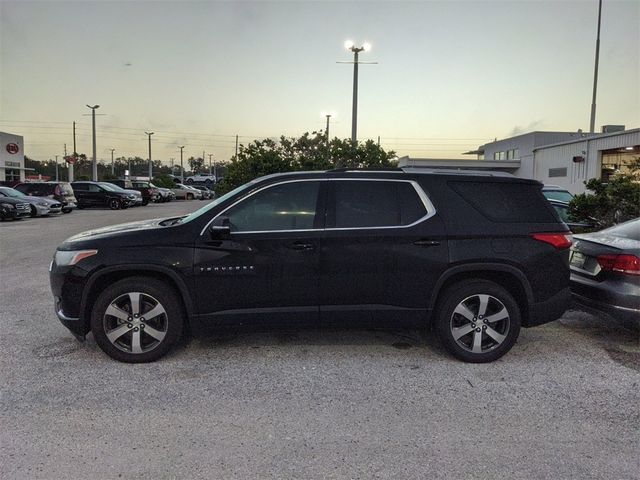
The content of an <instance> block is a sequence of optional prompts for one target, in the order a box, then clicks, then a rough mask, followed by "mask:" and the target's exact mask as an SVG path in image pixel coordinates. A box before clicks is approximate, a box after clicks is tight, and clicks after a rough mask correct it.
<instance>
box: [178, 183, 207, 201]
mask: <svg viewBox="0 0 640 480" xmlns="http://www.w3.org/2000/svg"><path fill="white" fill-rule="evenodd" d="M171 191H172V192H173V193H174V194H175V196H176V198H177V199H182V200H194V199H200V198H202V193H201V192H200V190H196V189H194V188H191V187H189V186H187V185H183V184H181V183H176V186H175V187H174V188H172V189H171Z"/></svg>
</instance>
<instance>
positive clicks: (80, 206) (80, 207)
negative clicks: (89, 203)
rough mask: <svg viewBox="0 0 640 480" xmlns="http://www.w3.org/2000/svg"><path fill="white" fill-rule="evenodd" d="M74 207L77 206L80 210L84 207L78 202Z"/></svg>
mask: <svg viewBox="0 0 640 480" xmlns="http://www.w3.org/2000/svg"><path fill="white" fill-rule="evenodd" d="M76 208H77V209H78V210H82V209H84V205H80V204H78V205H76Z"/></svg>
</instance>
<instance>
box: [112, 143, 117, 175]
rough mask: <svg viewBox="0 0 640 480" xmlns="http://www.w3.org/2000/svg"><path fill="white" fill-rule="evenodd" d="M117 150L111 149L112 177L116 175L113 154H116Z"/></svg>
mask: <svg viewBox="0 0 640 480" xmlns="http://www.w3.org/2000/svg"><path fill="white" fill-rule="evenodd" d="M115 151H116V149H115V148H112V149H111V175H115V173H114V172H115V169H114V165H113V152H115Z"/></svg>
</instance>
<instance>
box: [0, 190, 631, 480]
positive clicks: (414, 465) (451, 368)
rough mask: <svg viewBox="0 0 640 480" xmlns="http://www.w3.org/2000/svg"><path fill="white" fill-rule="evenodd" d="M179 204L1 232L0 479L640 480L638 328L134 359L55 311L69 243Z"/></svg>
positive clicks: (238, 338) (242, 345)
mask: <svg viewBox="0 0 640 480" xmlns="http://www.w3.org/2000/svg"><path fill="white" fill-rule="evenodd" d="M202 204H203V203H202V202H173V203H170V204H160V205H149V206H147V207H141V208H135V209H128V210H125V211H115V212H113V211H109V210H84V211H75V212H73V213H71V214H69V215H64V216H58V217H53V218H42V219H29V220H23V221H20V222H4V223H2V224H0V285H1V286H2V288H1V297H0V328H1V329H2V336H1V337H0V349H1V350H0V362H1V363H0V369H1V370H0V372H1V378H0V380H1V383H2V397H1V402H0V412H1V424H0V444H1V449H0V476H1V477H2V478H3V479H9V478H28V479H35V478H43V479H45V478H46V479H58V478H60V479H76V478H77V479H85V478H95V479H103V478H104V479H111V478H150V479H172V478H225V479H229V478H242V479H244V478H362V479H368V478H394V479H398V478H420V479H423V478H429V479H440V478H443V479H444V478H455V479H462V478H470V479H471V478H477V479H492V478H509V479H532V478H535V479H554V480H556V479H573V478H576V479H587V478H602V479H630V478H640V461H639V458H640V457H639V455H638V451H639V447H640V415H639V405H640V394H639V392H640V388H639V384H640V345H639V337H638V332H637V330H630V329H628V328H626V327H623V326H622V325H620V324H619V323H618V322H616V321H615V320H614V319H612V318H609V317H605V316H603V315H592V314H589V313H585V312H581V311H577V310H570V311H568V312H567V313H566V314H565V316H564V317H563V318H562V319H560V320H558V321H556V322H554V323H552V324H548V325H545V326H542V327H538V328H534V329H527V330H523V331H522V333H521V335H520V339H519V341H518V343H517V344H516V346H515V347H514V348H513V350H512V351H511V353H509V354H507V355H506V356H505V357H503V358H502V359H501V360H499V361H497V362H495V363H493V364H488V365H470V364H463V363H460V362H458V361H456V360H454V359H452V358H451V357H450V356H448V355H447V354H446V353H445V352H444V351H443V350H442V349H441V348H440V346H439V345H438V344H437V343H436V341H435V340H434V339H433V338H432V336H430V335H429V334H428V333H427V332H425V331H422V330H418V329H416V328H414V327H410V326H409V327H407V326H395V325H390V324H387V325H378V326H369V327H368V328H363V327H351V328H348V327H346V326H345V327H342V328H337V327H332V328H327V327H325V328H322V327H321V326H318V325H313V324H311V325H309V324H305V323H304V319H301V323H300V324H297V325H295V326H294V325H288V326H287V325H284V326H283V325H279V326H277V327H270V328H267V327H236V328H231V327H230V328H225V329H223V330H219V331H216V332H213V333H211V334H209V335H207V336H205V337H200V338H196V339H192V340H190V341H188V342H184V343H183V345H181V346H180V347H179V348H178V349H177V350H175V351H174V352H172V353H171V354H170V355H168V356H167V357H166V358H165V359H163V360H161V361H159V362H156V363H154V364H147V365H126V364H121V363H117V362H115V361H112V360H110V359H109V358H108V357H107V356H106V355H104V354H102V353H101V351H100V350H99V349H98V347H97V346H96V344H95V342H94V341H93V339H92V338H91V336H90V337H89V338H88V340H87V341H86V342H85V343H79V342H77V341H76V340H75V339H74V338H73V337H72V336H71V335H70V334H69V333H68V332H67V331H66V330H65V329H64V328H63V327H62V325H60V324H59V322H58V321H57V319H56V317H55V315H54V313H53V302H52V298H51V294H50V292H49V284H48V272H47V267H48V265H49V262H50V260H51V257H52V255H53V251H54V249H55V247H56V245H57V244H58V243H59V242H61V241H62V240H64V239H65V238H66V237H68V236H71V235H73V234H75V233H77V232H80V231H83V230H87V229H89V228H93V227H98V226H102V225H109V224H114V223H120V222H125V221H134V220H139V219H144V218H153V217H161V216H171V215H175V214H181V213H183V212H189V211H192V210H194V209H196V208H198V207H200V206H201V205H202Z"/></svg>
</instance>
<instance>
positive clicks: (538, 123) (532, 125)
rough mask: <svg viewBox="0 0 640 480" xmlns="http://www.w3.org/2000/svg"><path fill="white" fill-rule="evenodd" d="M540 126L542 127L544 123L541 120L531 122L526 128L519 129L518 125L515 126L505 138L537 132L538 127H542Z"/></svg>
mask: <svg viewBox="0 0 640 480" xmlns="http://www.w3.org/2000/svg"><path fill="white" fill-rule="evenodd" d="M542 126H544V121H543V120H534V121H533V122H531V123H530V124H529V125H527V126H526V127H521V126H520V125H516V126H515V127H513V129H512V130H511V131H510V132H509V134H508V135H507V137H515V136H516V135H522V134H523V133H529V132H534V131H536V130H538V129H539V128H540V127H542Z"/></svg>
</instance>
